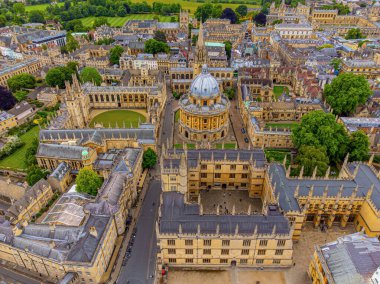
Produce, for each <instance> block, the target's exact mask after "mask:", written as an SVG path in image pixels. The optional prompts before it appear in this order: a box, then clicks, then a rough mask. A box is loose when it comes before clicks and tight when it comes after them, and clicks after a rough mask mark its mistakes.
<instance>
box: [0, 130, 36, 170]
mask: <svg viewBox="0 0 380 284" xmlns="http://www.w3.org/2000/svg"><path fill="white" fill-rule="evenodd" d="M39 132H40V129H39V127H38V126H35V127H33V128H32V129H30V130H29V131H28V132H26V133H25V134H23V135H21V136H20V138H21V140H22V141H24V142H25V145H24V146H22V147H21V148H20V149H18V150H17V151H16V152H14V153H13V154H12V155H10V156H8V157H6V158H5V159H4V160H1V161H0V168H3V169H4V168H8V169H14V170H17V169H19V170H25V169H26V166H25V164H24V158H25V154H26V150H27V149H28V148H29V147H30V146H31V144H32V142H33V139H34V138H35V137H38V133H39Z"/></svg>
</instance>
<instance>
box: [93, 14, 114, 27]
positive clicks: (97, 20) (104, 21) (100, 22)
mask: <svg viewBox="0 0 380 284" xmlns="http://www.w3.org/2000/svg"><path fill="white" fill-rule="evenodd" d="M103 25H107V26H109V25H110V24H109V23H108V20H107V18H106V17H99V18H95V21H94V24H93V25H92V27H93V28H94V29H96V28H97V27H100V26H103Z"/></svg>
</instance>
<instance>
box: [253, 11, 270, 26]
mask: <svg viewBox="0 0 380 284" xmlns="http://www.w3.org/2000/svg"><path fill="white" fill-rule="evenodd" d="M253 21H254V22H255V23H256V24H257V25H258V26H265V24H266V23H267V16H266V15H265V14H264V13H263V12H260V13H258V14H257V15H256V16H255V17H254V18H253Z"/></svg>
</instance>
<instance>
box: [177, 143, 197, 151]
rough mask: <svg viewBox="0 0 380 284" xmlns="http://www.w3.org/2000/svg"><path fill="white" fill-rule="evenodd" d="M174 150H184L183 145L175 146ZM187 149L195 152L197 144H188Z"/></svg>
mask: <svg viewBox="0 0 380 284" xmlns="http://www.w3.org/2000/svg"><path fill="white" fill-rule="evenodd" d="M174 148H176V149H183V145H182V144H174ZM187 149H188V150H194V149H195V144H187Z"/></svg>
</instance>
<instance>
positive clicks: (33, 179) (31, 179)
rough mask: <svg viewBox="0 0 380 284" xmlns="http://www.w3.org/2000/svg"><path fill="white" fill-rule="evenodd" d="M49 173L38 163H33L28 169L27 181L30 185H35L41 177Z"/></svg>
mask: <svg viewBox="0 0 380 284" xmlns="http://www.w3.org/2000/svg"><path fill="white" fill-rule="evenodd" d="M46 175H47V171H45V170H43V169H41V168H39V167H38V166H36V165H32V166H31V167H29V168H28V169H27V173H26V181H27V183H28V184H29V185H30V186H33V185H35V184H36V183H37V182H38V181H39V180H40V179H42V178H44V177H45V176H46Z"/></svg>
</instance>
